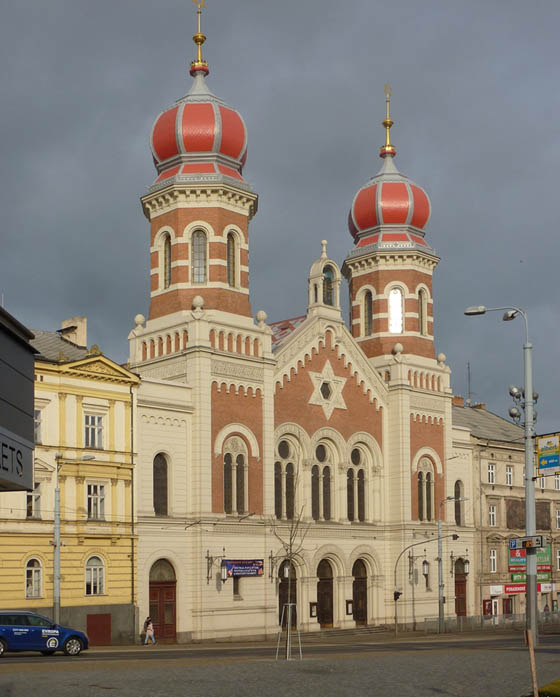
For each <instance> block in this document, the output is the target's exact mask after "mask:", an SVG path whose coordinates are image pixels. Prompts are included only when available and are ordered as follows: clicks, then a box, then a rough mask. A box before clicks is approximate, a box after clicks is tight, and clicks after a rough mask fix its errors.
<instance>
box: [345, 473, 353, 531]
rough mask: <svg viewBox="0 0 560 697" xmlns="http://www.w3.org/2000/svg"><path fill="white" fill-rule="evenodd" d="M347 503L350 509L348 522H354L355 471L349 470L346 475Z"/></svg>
mask: <svg viewBox="0 0 560 697" xmlns="http://www.w3.org/2000/svg"><path fill="white" fill-rule="evenodd" d="M346 502H347V509H348V520H350V521H353V520H354V470H352V469H349V470H348V472H347V473H346Z"/></svg>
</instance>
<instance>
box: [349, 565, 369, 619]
mask: <svg viewBox="0 0 560 697" xmlns="http://www.w3.org/2000/svg"><path fill="white" fill-rule="evenodd" d="M352 575H353V576H354V581H353V582H352V615H353V617H354V622H355V623H356V624H358V625H365V624H367V570H366V565H365V564H364V562H363V561H362V560H361V559H357V560H356V561H355V562H354V566H353V567H352Z"/></svg>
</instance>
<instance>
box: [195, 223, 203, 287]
mask: <svg viewBox="0 0 560 697" xmlns="http://www.w3.org/2000/svg"><path fill="white" fill-rule="evenodd" d="M192 280H193V283H206V234H205V233H204V232H203V231H202V230H195V232H194V233H193V236H192Z"/></svg>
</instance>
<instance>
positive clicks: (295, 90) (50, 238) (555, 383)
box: [0, 0, 560, 431]
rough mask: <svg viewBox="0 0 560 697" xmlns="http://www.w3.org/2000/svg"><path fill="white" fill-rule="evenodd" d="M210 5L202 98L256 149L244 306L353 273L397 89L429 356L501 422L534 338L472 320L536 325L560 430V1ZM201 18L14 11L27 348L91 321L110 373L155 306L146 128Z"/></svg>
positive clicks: (163, 4) (9, 107) (302, 300)
mask: <svg viewBox="0 0 560 697" xmlns="http://www.w3.org/2000/svg"><path fill="white" fill-rule="evenodd" d="M387 5H388V4H385V5H382V4H380V3H373V2H371V0H350V1H348V2H341V1H338V2H334V1H333V0H305V1H302V0H300V2H295V0H285V1H282V2H280V1H279V0H260V1H259V2H257V1H256V0H254V1H250V0H238V1H237V2H231V0H230V1H229V2H225V0H208V2H207V8H206V10H205V14H204V20H203V22H204V24H203V30H204V31H205V33H206V34H207V36H208V41H207V44H206V45H205V47H204V53H205V57H206V58H207V59H208V60H209V62H210V67H211V75H210V78H209V84H210V86H211V88H212V90H213V91H214V92H215V93H216V94H218V95H219V96H221V97H222V98H223V99H224V100H225V101H226V102H228V103H230V104H231V105H232V106H234V107H236V108H238V109H239V110H240V111H241V112H242V113H243V115H244V118H245V120H246V122H247V124H248V128H249V138H250V141H249V161H248V165H247V167H246V169H245V174H246V177H247V179H248V180H249V181H250V182H251V184H252V185H253V186H254V188H255V190H256V191H257V192H258V193H259V195H260V201H259V213H258V215H257V216H256V218H255V220H254V221H253V223H252V227H251V230H252V242H251V245H252V246H251V264H252V266H251V272H252V305H253V310H254V312H256V311H257V310H258V309H261V308H264V309H265V310H266V311H267V313H268V315H269V318H270V319H273V320H274V319H280V318H283V317H288V316H294V315H297V314H301V313H303V312H304V311H305V306H306V283H307V273H308V270H309V266H310V265H311V263H312V261H313V260H314V259H315V258H316V257H317V256H318V254H319V253H320V240H321V239H323V238H326V239H328V240H329V247H328V251H329V255H330V256H331V257H332V258H334V259H335V260H336V261H338V262H339V263H342V261H343V259H344V257H345V256H346V254H347V252H348V251H349V250H350V248H351V238H350V236H349V234H348V231H347V228H346V217H347V212H348V208H349V206H350V203H351V200H352V197H353V196H354V194H355V192H356V191H357V189H358V188H359V187H360V186H362V185H363V184H364V183H365V182H366V181H367V180H368V178H369V177H370V176H371V175H373V174H375V172H376V171H377V170H378V169H379V166H380V160H379V158H378V157H377V152H378V146H379V145H380V144H381V143H382V142H383V132H382V129H381V126H380V125H379V122H380V121H381V120H382V118H383V109H384V103H383V85H384V83H385V82H386V81H387V80H389V81H390V82H391V84H392V86H393V102H392V115H393V118H394V120H395V126H394V128H393V132H392V133H393V140H394V142H395V145H396V147H397V151H398V156H397V159H396V164H397V166H398V167H399V169H400V170H401V171H402V172H404V173H405V174H407V175H409V176H410V177H411V178H412V179H413V180H415V181H416V182H417V183H419V184H420V185H422V186H423V187H424V188H425V189H426V190H427V191H428V193H429V195H430V197H431V201H432V208H433V215H432V219H431V222H430V224H429V228H428V235H429V239H430V242H431V243H432V244H433V246H434V247H435V249H436V251H437V252H438V254H439V255H440V256H441V258H442V261H441V263H440V266H439V267H438V268H437V270H436V273H435V293H436V304H435V311H436V343H437V350H438V351H444V352H445V353H446V354H447V356H448V361H449V363H450V365H451V366H452V368H453V370H454V377H453V387H454V390H455V391H456V392H462V393H464V392H465V389H466V364H467V362H468V361H470V363H471V369H472V378H473V381H472V389H473V391H474V392H475V393H476V395H475V399H478V400H480V401H485V402H487V403H488V404H489V406H490V407H491V408H492V409H493V410H495V411H497V412H498V413H502V414H505V412H506V409H507V406H508V404H509V402H508V399H507V396H506V392H507V385H508V384H509V383H511V382H517V383H520V382H521V381H522V356H521V353H522V352H521V346H522V341H523V332H522V326H521V323H520V321H519V320H516V321H515V322H512V323H510V324H503V323H502V322H501V319H500V316H499V314H497V313H496V314H492V315H488V316H487V317H479V318H470V319H468V318H465V317H464V316H463V314H462V312H463V309H464V307H465V306H467V305H472V304H479V303H484V304H486V305H488V306H492V305H502V304H508V305H509V304H514V305H520V306H522V307H525V308H527V310H528V311H529V319H530V329H531V336H532V340H533V343H534V345H535V363H536V365H535V388H536V389H538V390H539V391H540V393H541V399H540V401H539V405H538V410H539V413H540V416H539V430H541V431H545V430H554V429H556V428H558V427H559V426H560V424H559V423H558V410H557V408H556V394H557V392H558V390H559V388H560V379H559V377H558V370H557V368H556V363H557V360H556V357H557V348H558V345H559V338H560V337H559V334H560V329H559V323H558V311H557V307H558V300H557V298H558V292H557V280H556V279H557V277H558V273H557V268H556V267H557V259H558V247H559V242H558V231H557V228H558V223H557V220H558V203H557V201H558V198H559V195H558V192H557V179H558V177H557V169H558V166H559V163H560V135H559V128H558V122H559V119H558V114H559V111H560V91H559V90H558V88H557V75H556V74H557V66H558V63H559V48H558V40H557V35H558V27H559V21H560V9H559V6H558V3H557V2H556V0H548V1H546V0H544V1H542V2H539V3H532V4H530V3H522V2H520V1H517V0H514V1H512V2H507V3H504V2H503V1H502V0H500V1H498V2H492V1H491V2H488V1H486V2H474V1H471V2H468V3H459V2H455V1H451V2H450V1H449V0H432V1H431V2H429V1H428V2H423V3H418V2H415V1H413V0H409V1H404V0H403V1H399V0H396V1H395V2H392V3H390V4H389V6H387ZM194 27H195V11H194V6H193V5H192V3H191V2H189V1H188V0H181V1H179V0H174V1H172V0H160V1H159V2H157V3H153V2H147V1H145V0H134V1H132V0H126V1H125V0H120V1H119V0H113V1H112V2H108V1H102V2H95V3H93V2H86V1H85V0H72V1H70V0H68V1H67V2H64V1H62V0H53V1H51V2H50V3H48V4H45V3H42V2H38V0H37V1H36V2H30V1H27V2H25V1H22V0H20V1H19V2H18V3H17V4H16V3H11V4H10V6H7V4H6V6H5V7H4V8H3V17H2V26H1V27H0V57H1V60H2V66H3V71H2V78H1V89H2V92H1V93H2V108H1V109H0V134H1V135H0V157H1V160H0V161H1V173H0V177H1V188H0V192H1V194H0V196H1V202H2V212H3V216H2V256H1V261H0V272H1V279H2V280H1V284H0V285H1V288H0V290H1V292H2V293H3V294H4V302H5V307H6V309H8V310H9V311H10V312H12V313H13V314H14V315H16V316H17V317H18V318H19V319H20V320H21V321H23V322H24V323H25V324H27V325H28V326H31V327H38V328H49V329H52V328H55V327H58V326H59V323H60V320H61V319H63V318H65V317H67V316H71V315H74V314H86V315H87V316H88V320H89V335H90V337H89V339H90V343H93V342H96V343H99V344H100V345H101V347H102V348H103V350H104V351H105V352H106V353H107V354H108V355H110V356H112V357H113V358H115V359H116V360H125V359H126V356H127V343H126V336H127V333H128V331H129V330H130V328H131V327H132V324H133V322H132V318H133V317H134V315H135V314H136V313H137V312H144V313H145V312H146V310H147V305H148V224H147V221H146V220H145V219H144V217H143V215H142V211H141V208H140V204H139V201H138V198H139V196H140V195H141V194H142V193H143V192H144V191H145V190H146V186H148V185H149V184H150V183H151V182H152V181H153V178H154V170H153V166H152V162H151V156H150V152H149V145H148V136H149V130H150V127H151V125H152V122H153V120H154V118H155V117H156V116H157V114H158V113H159V111H161V110H162V109H163V108H165V107H166V106H168V105H170V104H171V103H172V102H173V101H174V100H175V99H177V98H179V97H181V96H182V95H183V94H184V93H185V92H186V91H187V90H188V87H189V84H190V77H189V76H188V71H187V66H188V63H189V61H190V60H191V59H192V57H193V56H194V46H193V45H192V42H191V40H190V37H191V35H192V33H193V31H194Z"/></svg>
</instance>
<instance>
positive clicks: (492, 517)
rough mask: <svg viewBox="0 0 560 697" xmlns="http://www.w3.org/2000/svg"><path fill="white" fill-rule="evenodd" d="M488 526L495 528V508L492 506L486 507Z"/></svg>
mask: <svg viewBox="0 0 560 697" xmlns="http://www.w3.org/2000/svg"><path fill="white" fill-rule="evenodd" d="M488 525H489V526H490V527H491V528H495V527H496V506H495V505H494V504H492V505H490V506H488Z"/></svg>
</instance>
